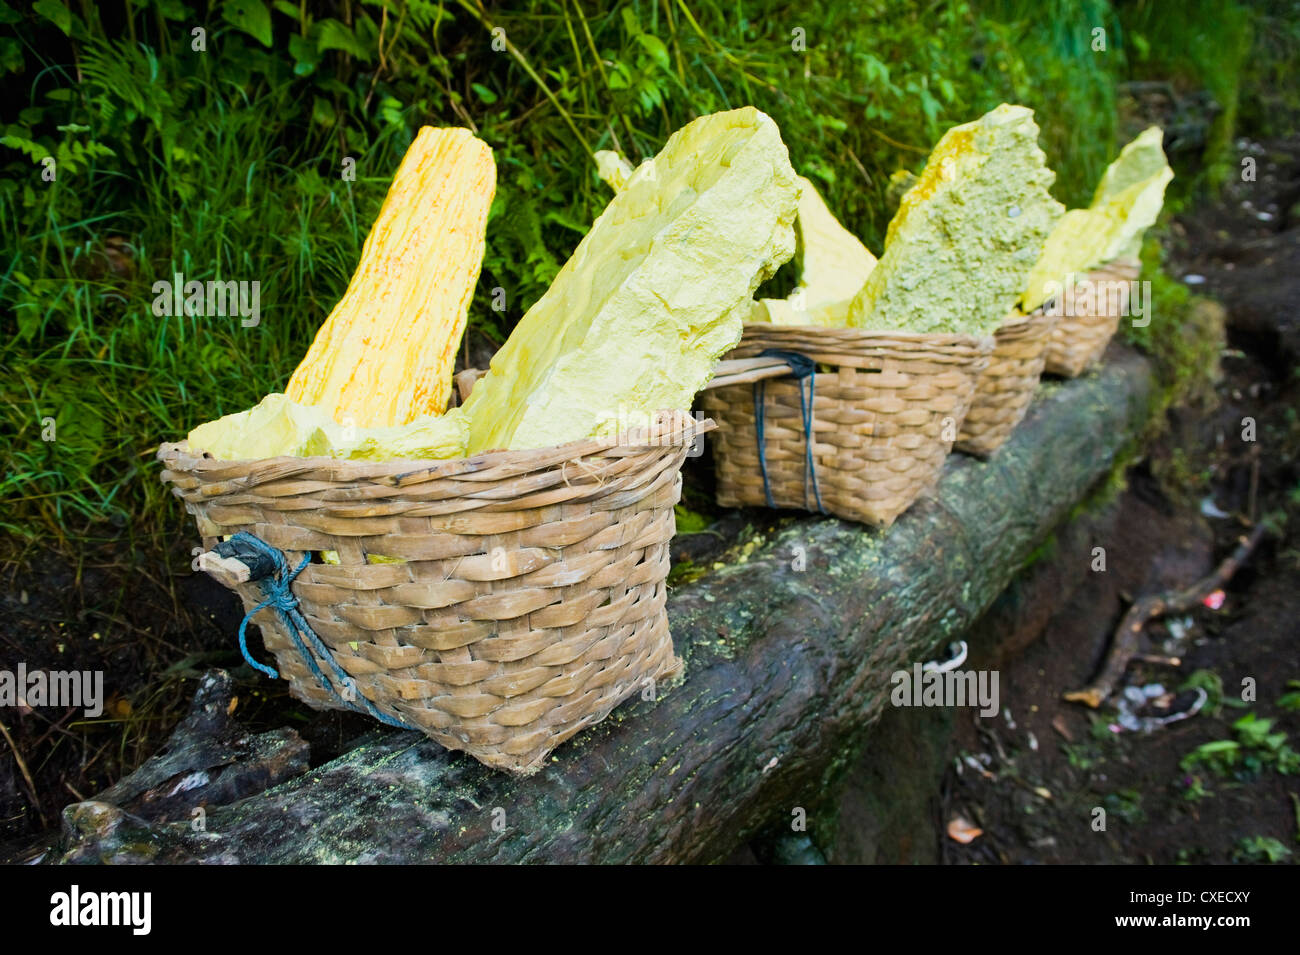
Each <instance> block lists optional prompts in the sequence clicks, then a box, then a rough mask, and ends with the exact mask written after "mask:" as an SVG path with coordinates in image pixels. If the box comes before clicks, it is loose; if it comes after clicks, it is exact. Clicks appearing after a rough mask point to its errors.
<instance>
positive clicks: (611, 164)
mask: <svg viewBox="0 0 1300 955" xmlns="http://www.w3.org/2000/svg"><path fill="white" fill-rule="evenodd" d="M595 159H596V175H598V176H600V178H601V179H602V180H604V182H605V185H607V186H609V188H611V189H613V190H614V191H615V192H621V191H622V190H623V188H624V187H625V186H626V185H627V181H628V180H629V179H631V178H632V173H633V172H634V171H635V170H634V169H633V168H632V164H631V163H630V162H628V161H627V160H626V159H624V158H623V157H622V156H620V155H619V154H618V153H616V152H614V150H612V149H598V150H596V153H595Z"/></svg>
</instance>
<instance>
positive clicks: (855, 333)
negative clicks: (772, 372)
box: [741, 322, 993, 348]
mask: <svg viewBox="0 0 1300 955" xmlns="http://www.w3.org/2000/svg"><path fill="white" fill-rule="evenodd" d="M809 333H811V334H814V335H817V336H820V337H825V338H826V339H831V340H837V341H839V342H842V343H845V344H861V345H871V344H873V343H880V344H890V343H895V342H898V343H903V344H913V343H915V344H921V345H972V346H974V347H977V348H978V347H982V346H983V345H984V344H985V343H986V342H988V343H991V342H992V341H993V336H992V335H991V334H989V335H959V334H956V333H952V332H902V331H892V330H889V329H873V328H830V327H827V326H825V325H773V324H772V323H770V322H745V324H744V326H743V334H742V338H741V340H742V341H744V336H747V335H751V334H752V335H762V336H767V335H777V336H796V335H806V334H809Z"/></svg>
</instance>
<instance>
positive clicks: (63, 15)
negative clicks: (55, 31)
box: [32, 0, 72, 36]
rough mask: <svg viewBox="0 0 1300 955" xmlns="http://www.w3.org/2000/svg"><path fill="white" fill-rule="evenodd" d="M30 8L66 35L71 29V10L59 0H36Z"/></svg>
mask: <svg viewBox="0 0 1300 955" xmlns="http://www.w3.org/2000/svg"><path fill="white" fill-rule="evenodd" d="M32 10H33V11H35V12H36V13H39V14H40V15H41V16H43V17H45V19H47V20H49V21H50V22H51V23H53V24H54V25H55V26H56V27H58V28H59V29H60V30H62V31H63V35H64V36H67V35H68V34H69V33H70V32H71V30H72V11H71V10H69V9H68V8H67V7H65V6H64V5H63V4H62V3H60V2H59V0H36V2H35V3H33V4H32Z"/></svg>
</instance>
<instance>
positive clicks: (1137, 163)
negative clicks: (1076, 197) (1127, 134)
mask: <svg viewBox="0 0 1300 955" xmlns="http://www.w3.org/2000/svg"><path fill="white" fill-rule="evenodd" d="M1163 137H1164V133H1163V131H1162V130H1161V129H1160V127H1159V126H1152V127H1150V128H1148V129H1147V130H1145V131H1144V132H1143V133H1142V134H1141V135H1140V136H1138V137H1137V138H1136V139H1134V140H1133V141H1132V142H1131V143H1129V144H1128V145H1127V146H1125V147H1124V149H1123V150H1122V151H1121V152H1120V154H1119V157H1118V158H1117V159H1116V160H1115V161H1114V162H1113V163H1111V164H1110V166H1108V167H1107V169H1106V172H1105V174H1104V175H1103V176H1102V178H1101V182H1100V183H1099V184H1098V186H1097V191H1096V193H1095V194H1094V196H1093V200H1092V205H1090V206H1089V207H1088V208H1087V209H1071V210H1070V211H1069V212H1067V213H1066V214H1065V217H1064V218H1062V219H1061V221H1060V222H1059V223H1057V226H1056V228H1055V229H1053V230H1052V234H1051V236H1049V237H1048V240H1047V245H1046V246H1045V247H1044V249H1043V254H1042V256H1041V257H1040V258H1039V260H1038V262H1037V263H1035V265H1034V268H1033V270H1032V271H1031V272H1030V274H1029V278H1028V279H1027V280H1026V282H1025V293H1024V295H1023V297H1022V298H1021V308H1022V310H1024V311H1026V312H1031V311H1033V310H1034V309H1036V308H1038V306H1040V305H1042V304H1043V303H1044V302H1046V301H1047V300H1048V299H1049V298H1052V297H1053V296H1054V295H1056V294H1057V293H1058V292H1059V291H1060V290H1061V288H1062V287H1063V286H1064V285H1065V284H1066V283H1067V282H1068V281H1069V277H1070V276H1071V275H1081V274H1082V273H1084V272H1087V271H1089V270H1091V269H1094V268H1096V267H1098V266H1101V265H1105V264H1106V263H1107V262H1112V261H1114V260H1116V259H1130V258H1137V256H1138V253H1139V251H1140V250H1141V246H1142V236H1143V234H1144V233H1145V232H1146V230H1147V229H1148V228H1150V226H1151V225H1152V224H1154V223H1155V221H1156V218H1157V217H1158V216H1159V215H1160V208H1161V206H1162V205H1163V204H1164V196H1165V186H1166V185H1168V183H1169V181H1170V180H1171V179H1173V178H1174V173H1173V170H1172V169H1170V168H1169V164H1168V162H1167V161H1166V159H1165V154H1164V150H1163V149H1162V148H1161V142H1162V140H1163Z"/></svg>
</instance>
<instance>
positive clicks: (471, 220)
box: [285, 126, 496, 428]
mask: <svg viewBox="0 0 1300 955" xmlns="http://www.w3.org/2000/svg"><path fill="white" fill-rule="evenodd" d="M495 191H496V163H495V162H494V161H493V159H492V150H491V148H490V147H489V146H488V145H487V144H486V143H484V142H482V141H481V140H479V139H476V138H475V137H474V135H473V134H472V133H470V131H469V130H467V129H434V128H433V127H431V126H426V127H424V128H423V129H421V130H420V132H419V134H418V135H417V136H416V137H415V142H413V143H412V144H411V148H410V149H409V150H407V153H406V156H405V158H403V160H402V164H401V166H400V167H399V168H398V170H397V175H396V176H395V177H394V178H393V184H392V186H391V187H390V188H389V190H388V196H387V198H386V199H385V200H384V205H383V207H382V208H381V209H380V210H379V216H378V218H376V219H375V224H374V226H373V227H372V228H371V230H370V235H369V236H368V237H367V238H366V244H365V246H364V247H363V248H362V250H361V262H360V263H359V264H358V266H357V270H356V272H355V273H354V274H353V276H352V281H351V282H350V283H349V284H348V289H347V291H346V292H345V293H344V295H343V298H342V299H341V300H340V301H339V303H338V305H336V306H335V307H334V310H333V311H332V312H331V313H330V316H329V318H327V319H326V320H325V324H324V325H322V326H321V330H320V331H319V332H318V333H317V335H316V339H315V341H313V342H312V345H311V348H310V349H308V351H307V357H305V358H304V359H303V360H302V364H300V365H299V366H298V368H297V370H296V371H295V372H294V373H293V376H292V377H291V378H290V379H289V384H288V387H287V388H286V389H285V393H286V394H287V395H288V397H289V398H290V399H291V400H292V401H295V402H298V403H300V404H305V405H317V406H320V407H321V408H323V409H325V410H327V411H329V413H330V415H331V417H333V419H334V420H335V421H337V422H338V423H339V424H342V425H355V426H357V427H360V428H371V427H392V426H394V425H402V424H406V423H407V422H409V421H411V420H412V419H414V418H418V417H420V416H422V415H428V414H441V413H443V412H444V411H446V409H447V400H448V398H449V397H450V395H451V374H452V367H453V365H454V363H455V360H456V350H457V349H458V348H459V347H460V340H461V336H462V335H463V334H464V332H465V319H466V314H467V312H468V309H469V303H470V299H471V298H472V297H473V295H474V286H475V284H476V283H477V282H478V275H479V269H480V268H481V266H482V264H483V247H484V236H485V232H486V228H487V217H488V210H489V208H490V207H491V205H492V196H493V194H494V192H495Z"/></svg>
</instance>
